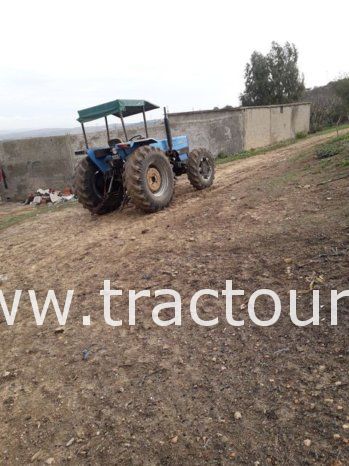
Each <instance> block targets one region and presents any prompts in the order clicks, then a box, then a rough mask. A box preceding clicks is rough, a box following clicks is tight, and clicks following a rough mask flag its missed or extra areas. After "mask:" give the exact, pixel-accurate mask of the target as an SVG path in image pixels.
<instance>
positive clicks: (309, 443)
mask: <svg viewBox="0 0 349 466" xmlns="http://www.w3.org/2000/svg"><path fill="white" fill-rule="evenodd" d="M303 443H304V445H305V446H306V447H310V445H311V440H310V439H308V438H306V439H305V440H304V442H303Z"/></svg>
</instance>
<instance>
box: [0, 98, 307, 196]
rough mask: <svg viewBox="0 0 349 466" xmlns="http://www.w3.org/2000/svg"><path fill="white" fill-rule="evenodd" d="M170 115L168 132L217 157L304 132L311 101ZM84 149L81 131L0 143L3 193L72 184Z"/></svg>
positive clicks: (153, 130)
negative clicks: (78, 152)
mask: <svg viewBox="0 0 349 466" xmlns="http://www.w3.org/2000/svg"><path fill="white" fill-rule="evenodd" d="M169 119H170V124H171V128H172V134H173V136H177V135H181V134H187V135H188V137H189V143H190V147H191V148H195V147H206V148H208V149H209V150H210V151H211V152H212V153H213V154H214V155H215V156H217V155H218V154H221V153H224V154H234V153H237V152H240V151H242V150H248V149H251V148H257V147H263V146H268V145H271V144H275V143H276V142H280V141H283V140H287V139H292V138H294V137H295V136H296V134H297V133H301V132H302V133H307V132H308V131H309V119H310V104H308V103H299V104H289V105H283V106H277V105H274V106H268V107H241V108H235V109H233V108H232V109H223V110H207V111H196V112H183V113H171V114H170V115H169ZM126 123H127V122H126ZM139 133H140V134H144V127H143V125H142V124H140V125H139V126H133V127H132V129H129V131H128V136H129V137H130V136H133V135H135V134H139ZM112 135H113V137H116V135H118V137H120V138H121V139H124V136H123V133H122V130H120V129H118V131H115V129H113V131H112ZM149 135H150V136H152V137H154V138H156V139H163V138H165V137H166V135H165V129H164V125H163V124H162V123H159V124H156V125H151V126H149ZM88 140H89V143H90V146H91V147H93V146H95V147H98V146H99V147H103V146H105V145H106V141H107V135H106V132H105V131H101V132H98V133H93V134H88ZM83 147H84V139H83V136H82V135H79V136H77V135H66V136H55V137H46V138H33V139H22V140H15V141H3V142H2V143H0V164H1V165H2V166H3V168H4V170H5V173H6V175H7V181H8V185H9V189H8V190H7V191H6V197H7V198H9V199H11V200H23V199H25V198H26V196H27V194H28V193H29V192H31V191H35V190H36V189H37V188H47V187H49V188H54V189H62V188H64V187H65V186H71V184H72V179H73V171H74V166H75V164H76V163H77V160H78V159H77V157H76V156H75V155H74V151H75V150H78V149H82V148H83Z"/></svg>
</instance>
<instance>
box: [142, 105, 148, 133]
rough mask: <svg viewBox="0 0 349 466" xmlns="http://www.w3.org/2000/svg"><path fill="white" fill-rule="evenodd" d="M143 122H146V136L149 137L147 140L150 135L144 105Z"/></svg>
mask: <svg viewBox="0 0 349 466" xmlns="http://www.w3.org/2000/svg"><path fill="white" fill-rule="evenodd" d="M142 113H143V121H144V128H145V135H146V136H147V138H148V137H149V135H148V125H147V120H146V118H145V111H144V105H143V112H142Z"/></svg>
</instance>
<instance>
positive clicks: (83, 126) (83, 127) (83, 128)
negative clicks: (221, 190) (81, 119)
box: [81, 123, 88, 149]
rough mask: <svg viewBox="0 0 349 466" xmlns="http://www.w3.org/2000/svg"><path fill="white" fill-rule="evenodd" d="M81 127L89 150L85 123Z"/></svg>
mask: <svg viewBox="0 0 349 466" xmlns="http://www.w3.org/2000/svg"><path fill="white" fill-rule="evenodd" d="M81 127H82V132H83V133H84V139H85V145H86V149H88V142H87V136H86V131H85V125H84V124H83V123H81Z"/></svg>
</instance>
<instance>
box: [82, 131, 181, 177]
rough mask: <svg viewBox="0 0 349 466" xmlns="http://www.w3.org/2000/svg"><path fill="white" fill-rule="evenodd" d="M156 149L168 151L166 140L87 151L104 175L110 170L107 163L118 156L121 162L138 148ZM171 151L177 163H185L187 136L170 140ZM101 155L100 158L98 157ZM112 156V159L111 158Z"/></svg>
mask: <svg viewBox="0 0 349 466" xmlns="http://www.w3.org/2000/svg"><path fill="white" fill-rule="evenodd" d="M144 145H147V146H151V147H157V148H159V149H161V150H162V151H164V152H167V151H168V150H169V146H168V142H167V139H153V138H148V139H138V140H135V141H129V142H127V143H121V144H116V145H115V146H114V147H113V148H112V149H109V148H94V149H88V150H87V156H88V157H89V159H90V160H91V161H92V162H93V163H94V164H95V165H96V166H97V167H98V168H99V170H101V171H102V172H103V173H106V172H107V171H108V170H109V169H110V164H109V162H110V161H111V160H112V159H113V158H114V157H115V155H118V156H119V157H120V158H121V159H122V160H124V161H125V160H126V158H127V157H128V156H129V155H131V154H132V152H134V151H135V150H136V149H137V148H138V147H140V146H144ZM172 151H174V152H175V153H176V154H177V157H178V159H179V160H178V161H179V162H184V163H185V162H186V160H187V159H188V154H189V141H188V137H187V136H176V137H173V138H172ZM101 153H102V156H101V155H100V154H101ZM113 156H114V157H113Z"/></svg>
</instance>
